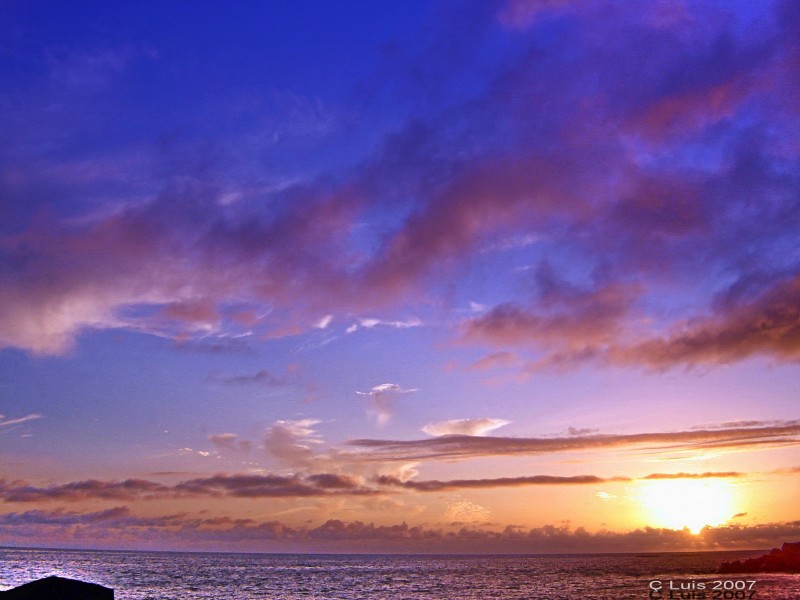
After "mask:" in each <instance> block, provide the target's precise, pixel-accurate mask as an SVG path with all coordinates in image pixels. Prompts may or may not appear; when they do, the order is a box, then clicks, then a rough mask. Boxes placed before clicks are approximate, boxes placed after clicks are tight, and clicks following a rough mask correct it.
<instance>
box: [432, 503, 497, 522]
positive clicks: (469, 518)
mask: <svg viewBox="0 0 800 600" xmlns="http://www.w3.org/2000/svg"><path fill="white" fill-rule="evenodd" d="M489 514H490V512H489V509H488V508H486V507H485V506H481V505H480V504H475V503H474V502H470V501H469V500H456V501H455V502H451V503H450V504H448V505H447V508H446V509H445V511H444V515H443V516H442V517H443V519H444V520H445V521H447V522H449V523H475V522H480V521H486V520H487V519H488V518H489Z"/></svg>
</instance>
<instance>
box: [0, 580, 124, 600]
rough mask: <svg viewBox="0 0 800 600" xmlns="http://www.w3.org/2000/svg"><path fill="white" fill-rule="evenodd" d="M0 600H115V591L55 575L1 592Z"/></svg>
mask: <svg viewBox="0 0 800 600" xmlns="http://www.w3.org/2000/svg"><path fill="white" fill-rule="evenodd" d="M0 600H114V590H112V589H111V588H107V587H103V586H102V585H98V584H96V583H86V582H85V581H78V580H77V579H66V578H64V577H56V576H55V575H53V576H52V577H45V578H44V579H37V580H36V581H31V582H30V583H26V584H24V585H21V586H19V587H15V588H13V589H11V590H7V591H5V592H0Z"/></svg>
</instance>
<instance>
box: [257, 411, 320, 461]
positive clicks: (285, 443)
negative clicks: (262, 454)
mask: <svg viewBox="0 0 800 600" xmlns="http://www.w3.org/2000/svg"><path fill="white" fill-rule="evenodd" d="M319 422H320V421H319V420H317V419H300V420H296V421H275V422H274V423H273V424H272V425H271V426H270V427H269V428H268V429H267V431H266V434H265V436H264V448H265V450H266V451H267V453H268V454H270V455H272V456H274V457H275V458H277V459H279V460H280V461H281V462H282V463H284V464H285V465H286V466H289V467H293V468H297V467H300V468H308V467H310V466H311V464H312V463H313V462H314V461H315V459H316V453H315V451H314V448H313V447H314V446H319V445H320V444H322V440H321V439H320V438H319V436H318V435H317V433H316V431H315V430H314V425H317V424H319Z"/></svg>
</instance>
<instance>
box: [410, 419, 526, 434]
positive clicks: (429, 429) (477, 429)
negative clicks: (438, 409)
mask: <svg viewBox="0 0 800 600" xmlns="http://www.w3.org/2000/svg"><path fill="white" fill-rule="evenodd" d="M509 423H511V421H506V420H505V419H489V418H482V419H454V420H451V421H440V422H438V423H428V424H427V425H425V427H423V428H422V431H424V432H425V433H427V434H428V435H433V436H442V435H473V436H483V435H486V434H487V433H489V432H491V431H494V430H495V429H499V428H500V427H503V426H504V425H508V424H509Z"/></svg>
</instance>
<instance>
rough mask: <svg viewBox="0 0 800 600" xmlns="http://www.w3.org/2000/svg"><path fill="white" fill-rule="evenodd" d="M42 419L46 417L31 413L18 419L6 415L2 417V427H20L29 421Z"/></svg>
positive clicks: (0, 423) (0, 420)
mask: <svg viewBox="0 0 800 600" xmlns="http://www.w3.org/2000/svg"><path fill="white" fill-rule="evenodd" d="M42 418H44V415H40V414H39V413H31V414H29V415H25V416H23V417H16V418H8V417H6V416H5V415H0V427H10V426H12V425H19V424H20V423H27V422H28V421H35V420H36V419H42Z"/></svg>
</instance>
